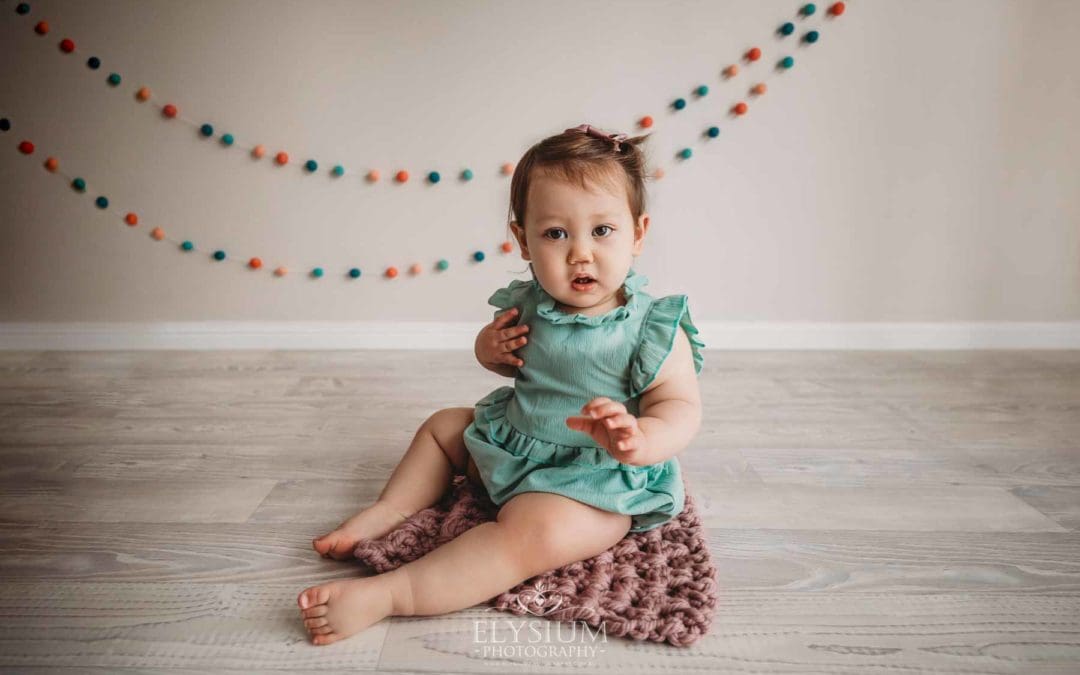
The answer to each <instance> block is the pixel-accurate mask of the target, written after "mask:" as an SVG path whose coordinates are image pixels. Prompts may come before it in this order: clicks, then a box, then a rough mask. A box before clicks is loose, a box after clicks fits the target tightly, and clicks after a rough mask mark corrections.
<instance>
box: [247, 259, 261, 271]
mask: <svg viewBox="0 0 1080 675" xmlns="http://www.w3.org/2000/svg"><path fill="white" fill-rule="evenodd" d="M248 267H250V268H251V269H253V270H257V269H259V268H260V267H262V260H259V259H258V258H252V259H251V260H249V261H248Z"/></svg>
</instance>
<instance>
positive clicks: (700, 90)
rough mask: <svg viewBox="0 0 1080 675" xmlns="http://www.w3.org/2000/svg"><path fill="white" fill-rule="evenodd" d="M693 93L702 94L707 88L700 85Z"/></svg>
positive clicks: (706, 92)
mask: <svg viewBox="0 0 1080 675" xmlns="http://www.w3.org/2000/svg"><path fill="white" fill-rule="evenodd" d="M694 93H695V94H697V95H698V96H704V95H705V94H708V93H709V88H708V87H706V86H705V85H701V86H700V87H698V88H697V89H695V90H694Z"/></svg>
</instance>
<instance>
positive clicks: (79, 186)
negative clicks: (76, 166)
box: [71, 178, 86, 192]
mask: <svg viewBox="0 0 1080 675" xmlns="http://www.w3.org/2000/svg"><path fill="white" fill-rule="evenodd" d="M71 187H73V188H75V189H76V190H78V191H79V192H85V191H86V181H84V180H83V179H82V178H76V179H75V180H73V181H71Z"/></svg>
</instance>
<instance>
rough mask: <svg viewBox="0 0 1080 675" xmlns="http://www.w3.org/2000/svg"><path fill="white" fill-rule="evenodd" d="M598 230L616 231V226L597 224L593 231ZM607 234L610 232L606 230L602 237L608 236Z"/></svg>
mask: <svg viewBox="0 0 1080 675" xmlns="http://www.w3.org/2000/svg"><path fill="white" fill-rule="evenodd" d="M597 230H610V231H611V232H614V231H615V228H614V227H612V226H610V225H597V226H596V227H595V228H593V232H596V231H597ZM607 234H608V233H606V232H605V233H604V234H602V235H600V236H601V237H606V236H607Z"/></svg>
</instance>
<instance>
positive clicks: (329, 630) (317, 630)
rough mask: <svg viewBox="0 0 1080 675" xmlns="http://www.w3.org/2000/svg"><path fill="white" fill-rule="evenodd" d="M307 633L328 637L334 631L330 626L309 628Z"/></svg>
mask: <svg viewBox="0 0 1080 675" xmlns="http://www.w3.org/2000/svg"><path fill="white" fill-rule="evenodd" d="M308 632H309V633H311V634H312V635H329V634H330V633H333V632H334V629H333V628H331V627H330V626H320V627H318V628H309V629H308Z"/></svg>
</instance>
